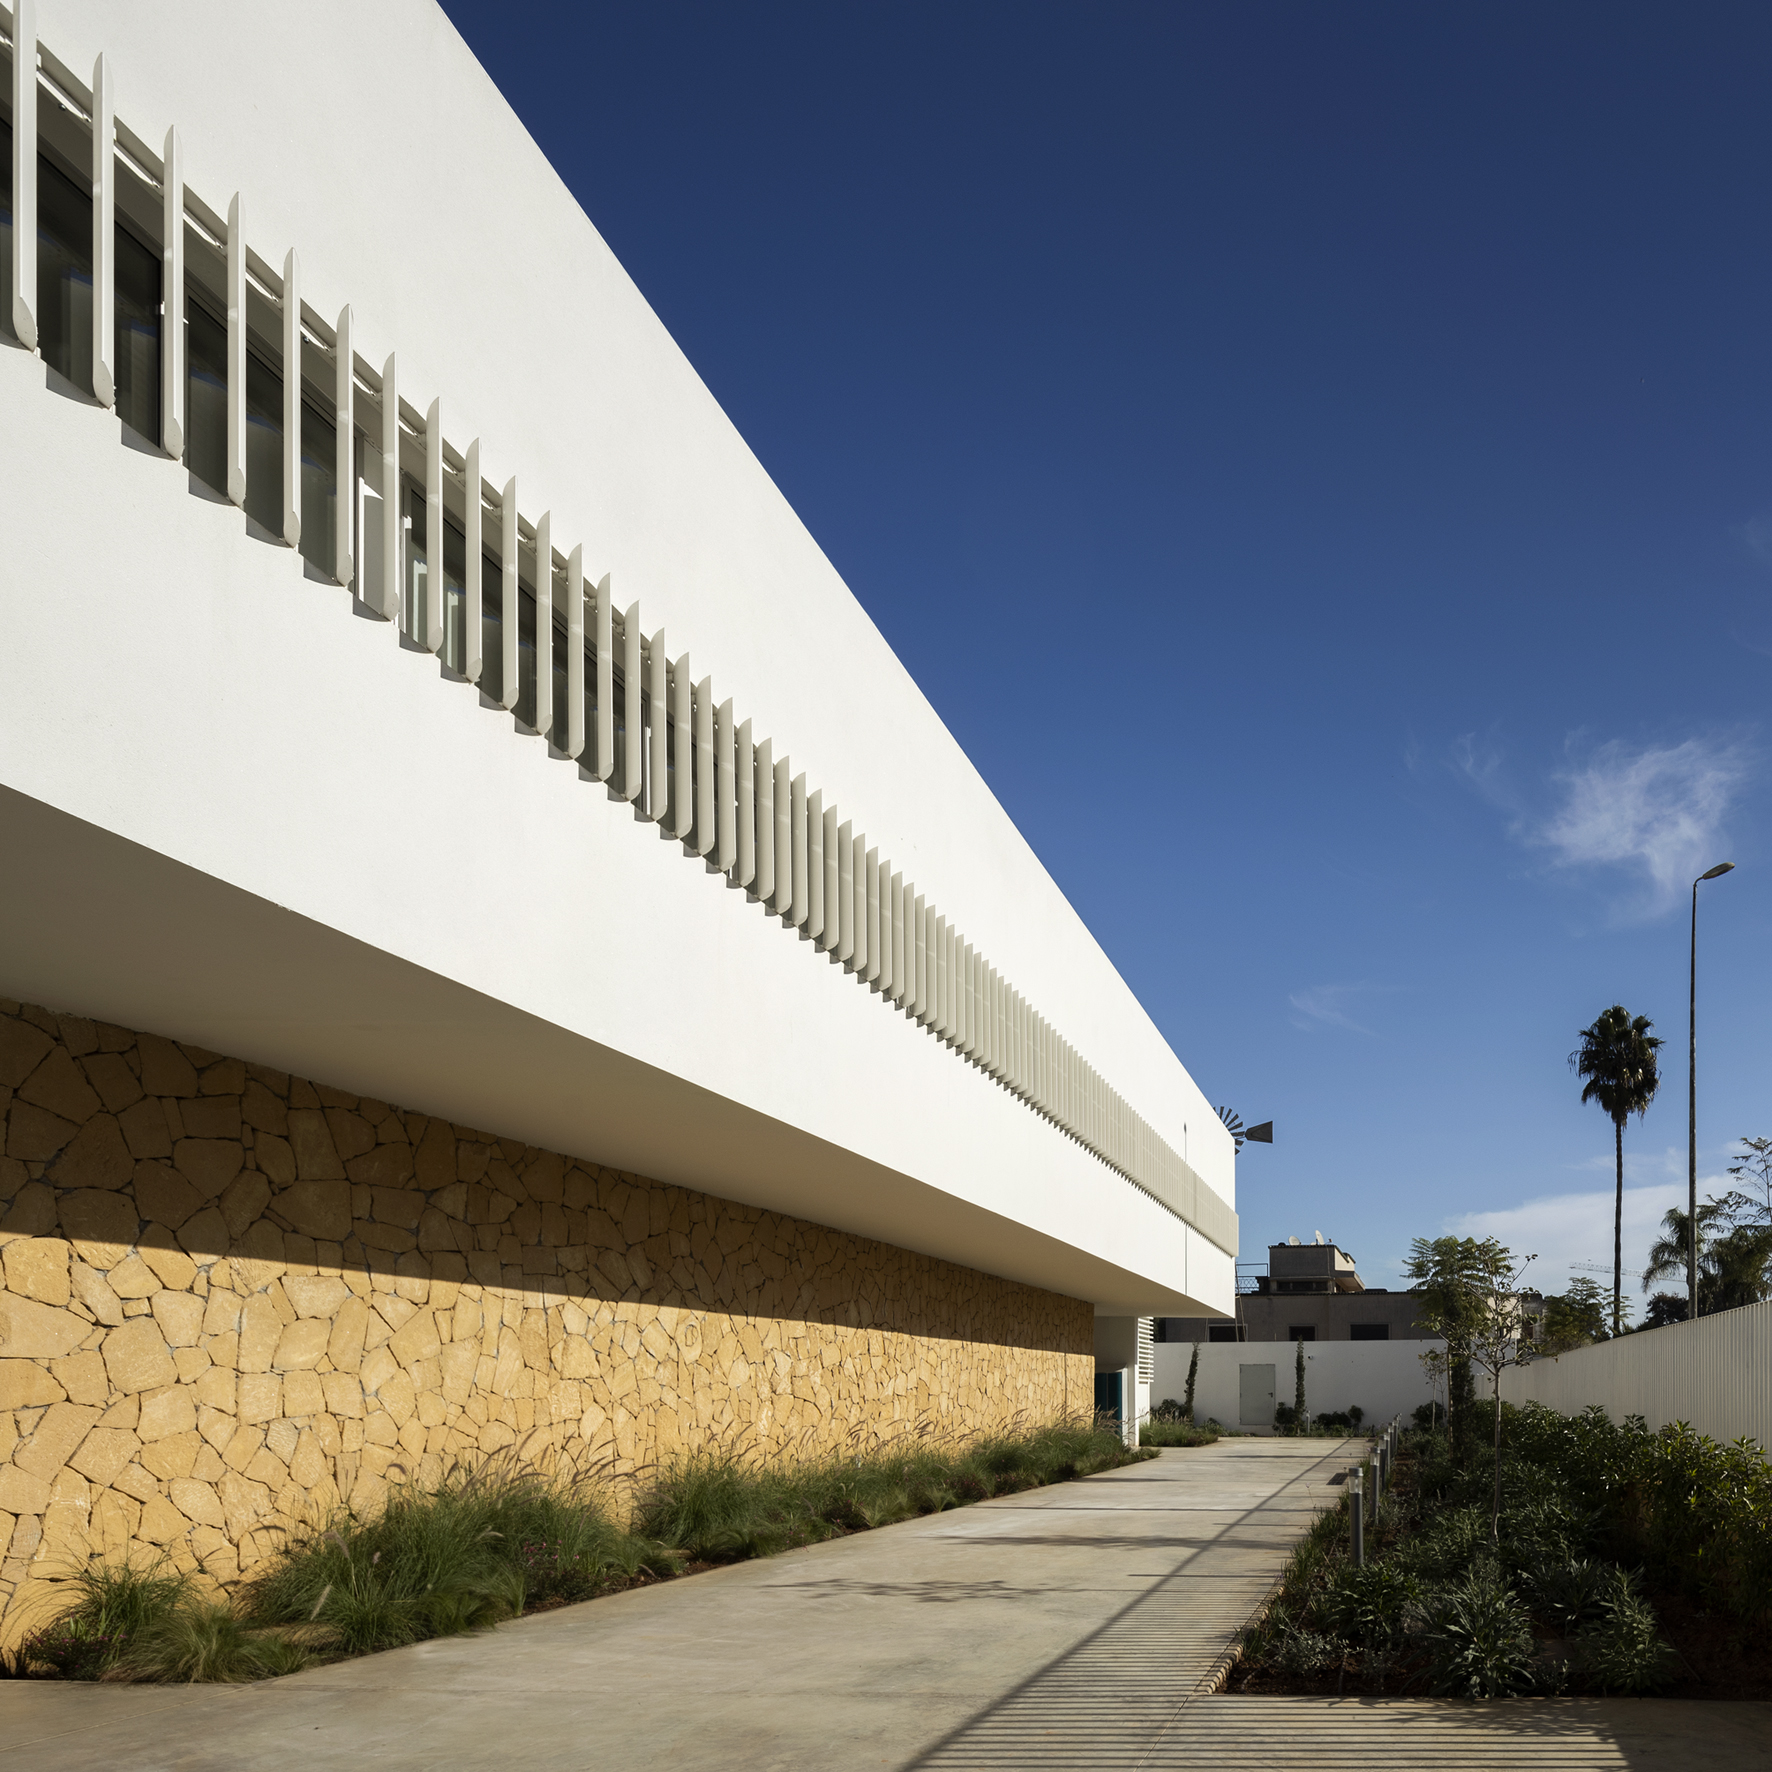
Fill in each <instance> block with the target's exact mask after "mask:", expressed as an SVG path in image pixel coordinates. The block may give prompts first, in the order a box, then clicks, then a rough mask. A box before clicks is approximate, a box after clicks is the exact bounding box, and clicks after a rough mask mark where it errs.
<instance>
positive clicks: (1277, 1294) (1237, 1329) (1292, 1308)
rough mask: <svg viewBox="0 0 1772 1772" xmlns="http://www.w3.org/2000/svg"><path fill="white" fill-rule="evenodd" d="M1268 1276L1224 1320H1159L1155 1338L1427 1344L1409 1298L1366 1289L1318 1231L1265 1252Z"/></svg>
mask: <svg viewBox="0 0 1772 1772" xmlns="http://www.w3.org/2000/svg"><path fill="white" fill-rule="evenodd" d="M1267 1255H1268V1271H1267V1272H1266V1273H1265V1274H1260V1275H1257V1276H1256V1279H1255V1289H1254V1290H1253V1291H1250V1292H1244V1291H1239V1293H1238V1294H1237V1301H1236V1303H1237V1308H1236V1315H1235V1316H1234V1317H1233V1319H1232V1320H1231V1321H1230V1322H1228V1323H1227V1322H1225V1321H1224V1320H1223V1319H1222V1318H1213V1317H1159V1318H1158V1319H1157V1323H1156V1329H1155V1337H1156V1339H1157V1340H1158V1341H1159V1342H1171V1341H1429V1340H1432V1339H1433V1336H1432V1333H1431V1331H1429V1330H1428V1329H1427V1328H1426V1327H1425V1326H1424V1325H1423V1324H1422V1323H1421V1321H1420V1320H1419V1319H1418V1317H1417V1315H1416V1309H1417V1306H1418V1304H1419V1302H1420V1301H1419V1299H1418V1298H1417V1297H1416V1295H1415V1294H1414V1293H1412V1292H1392V1291H1390V1290H1389V1289H1388V1288H1386V1287H1383V1286H1368V1285H1367V1284H1366V1283H1365V1281H1363V1280H1362V1279H1361V1278H1360V1276H1359V1274H1358V1273H1357V1272H1356V1271H1355V1268H1354V1258H1353V1256H1351V1255H1350V1254H1348V1252H1347V1251H1346V1250H1345V1249H1341V1248H1338V1247H1337V1246H1336V1245H1335V1244H1334V1243H1325V1242H1324V1241H1323V1239H1322V1235H1321V1233H1319V1234H1318V1236H1317V1239H1316V1241H1315V1242H1311V1243H1301V1242H1300V1241H1299V1240H1298V1239H1297V1238H1296V1237H1290V1238H1288V1239H1287V1240H1286V1241H1285V1242H1284V1243H1271V1244H1269V1246H1268V1252H1267Z"/></svg>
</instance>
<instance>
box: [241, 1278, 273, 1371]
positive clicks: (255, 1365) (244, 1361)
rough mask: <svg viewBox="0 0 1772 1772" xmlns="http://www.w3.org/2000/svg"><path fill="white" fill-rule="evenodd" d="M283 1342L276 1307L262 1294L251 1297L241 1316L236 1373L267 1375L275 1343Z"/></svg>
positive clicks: (242, 1309)
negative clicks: (237, 1368)
mask: <svg viewBox="0 0 1772 1772" xmlns="http://www.w3.org/2000/svg"><path fill="white" fill-rule="evenodd" d="M282 1339H283V1323H282V1320H281V1319H280V1318H279V1317H278V1315H277V1307H276V1306H275V1305H274V1304H272V1303H271V1301H270V1300H269V1299H268V1298H266V1297H265V1295H264V1294H263V1293H262V1292H258V1293H254V1294H253V1295H252V1297H250V1298H248V1299H247V1300H246V1303H245V1305H244V1306H243V1307H242V1308H241V1312H240V1352H239V1355H238V1359H237V1364H238V1367H239V1370H240V1371H241V1372H268V1371H270V1369H271V1360H272V1357H273V1356H274V1355H275V1354H276V1351H277V1343H278V1342H279V1341H281V1340H282Z"/></svg>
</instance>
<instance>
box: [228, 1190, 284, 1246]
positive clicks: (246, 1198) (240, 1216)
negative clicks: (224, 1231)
mask: <svg viewBox="0 0 1772 1772" xmlns="http://www.w3.org/2000/svg"><path fill="white" fill-rule="evenodd" d="M270 1203H271V1184H270V1183H269V1182H268V1181H266V1180H265V1178H264V1177H263V1176H262V1175H261V1174H259V1172H258V1171H257V1170H256V1169H246V1170H242V1171H241V1173H240V1174H239V1175H237V1176H235V1177H234V1179H233V1180H232V1181H231V1182H229V1184H228V1186H227V1188H226V1189H225V1190H224V1191H223V1193H222V1196H221V1198H220V1199H219V1200H218V1201H217V1202H216V1205H217V1206H218V1207H219V1208H220V1210H221V1215H222V1218H223V1219H224V1220H225V1221H226V1223H227V1227H228V1230H229V1231H230V1232H231V1233H232V1234H233V1235H234V1236H236V1237H240V1236H244V1235H245V1234H246V1231H247V1228H248V1227H249V1226H251V1225H253V1224H255V1223H256V1222H257V1221H258V1218H259V1215H260V1214H261V1213H262V1212H263V1211H264V1209H265V1208H266V1207H267V1206H268V1205H269V1204H270ZM281 1255H282V1250H281V1247H279V1249H278V1256H279V1258H281Z"/></svg>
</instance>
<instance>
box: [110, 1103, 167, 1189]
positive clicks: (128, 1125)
mask: <svg viewBox="0 0 1772 1772" xmlns="http://www.w3.org/2000/svg"><path fill="white" fill-rule="evenodd" d="M117 1129H118V1130H119V1131H120V1132H121V1133H122V1134H123V1144H124V1148H125V1149H126V1150H127V1151H128V1152H129V1154H130V1155H131V1156H132V1157H135V1158H137V1159H138V1161H152V1160H154V1159H157V1158H161V1157H170V1156H171V1155H172V1134H171V1133H170V1132H169V1131H168V1129H167V1125H166V1115H165V1113H164V1112H163V1111H162V1110H161V1107H160V1104H159V1102H157V1101H155V1100H154V1099H153V1098H152V1097H150V1098H149V1099H148V1100H146V1101H138V1102H137V1103H136V1104H135V1105H134V1106H133V1107H128V1108H124V1109H123V1111H122V1112H121V1113H119V1114H118V1116H117ZM156 1167H158V1165H157V1164H156ZM167 1173H169V1174H170V1173H171V1172H170V1171H168V1172H167ZM140 1177H141V1170H140V1168H139V1167H138V1169H137V1171H136V1178H137V1181H138V1183H139V1181H140Z"/></svg>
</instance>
